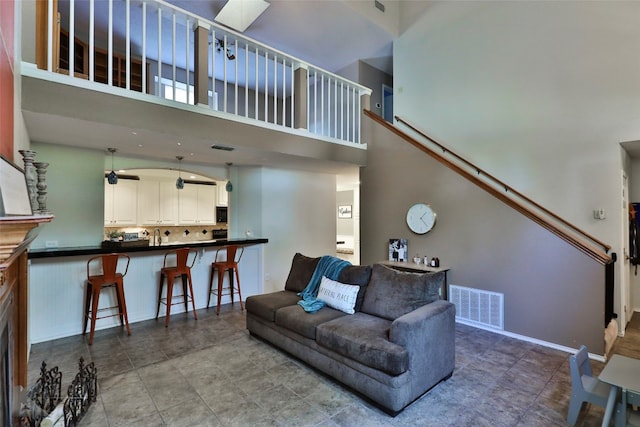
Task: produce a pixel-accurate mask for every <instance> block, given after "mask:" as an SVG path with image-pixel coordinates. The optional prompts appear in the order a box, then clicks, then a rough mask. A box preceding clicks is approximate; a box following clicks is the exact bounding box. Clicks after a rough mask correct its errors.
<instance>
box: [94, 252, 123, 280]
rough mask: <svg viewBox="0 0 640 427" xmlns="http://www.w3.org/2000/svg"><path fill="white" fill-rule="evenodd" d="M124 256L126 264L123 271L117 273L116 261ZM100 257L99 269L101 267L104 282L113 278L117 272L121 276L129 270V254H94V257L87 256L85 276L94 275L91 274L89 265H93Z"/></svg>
mask: <svg viewBox="0 0 640 427" xmlns="http://www.w3.org/2000/svg"><path fill="white" fill-rule="evenodd" d="M121 258H124V259H126V260H127V261H126V264H125V266H124V272H122V273H118V261H119V260H120V259H121ZM98 259H100V261H101V269H102V274H101V275H102V276H104V280H105V281H106V282H110V281H113V280H115V278H116V276H117V275H118V274H121V275H122V277H124V276H126V275H127V272H128V271H129V262H130V261H131V258H130V257H129V255H127V254H116V253H114V254H106V255H96V256H94V257H91V258H89V260H88V261H87V278H89V277H91V276H95V274H94V275H92V274H91V267H92V264H93V265H95V261H96V260H98Z"/></svg>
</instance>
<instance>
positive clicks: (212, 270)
mask: <svg viewBox="0 0 640 427" xmlns="http://www.w3.org/2000/svg"><path fill="white" fill-rule="evenodd" d="M215 271H216V269H215V268H213V264H211V273H210V274H209V293H208V294H207V309H208V308H209V303H210V302H211V289H213V273H215Z"/></svg>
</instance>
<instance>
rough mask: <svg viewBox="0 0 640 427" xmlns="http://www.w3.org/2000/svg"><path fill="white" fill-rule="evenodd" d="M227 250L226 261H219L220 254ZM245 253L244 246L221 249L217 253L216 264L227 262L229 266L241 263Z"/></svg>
mask: <svg viewBox="0 0 640 427" xmlns="http://www.w3.org/2000/svg"><path fill="white" fill-rule="evenodd" d="M225 250H226V253H227V257H226V261H225V260H219V259H218V254H219V253H221V251H225ZM243 253H244V246H240V245H230V246H225V247H224V248H220V249H218V250H217V251H216V257H215V260H214V262H216V263H225V262H226V263H227V264H237V263H239V262H240V259H241V258H242V254H243Z"/></svg>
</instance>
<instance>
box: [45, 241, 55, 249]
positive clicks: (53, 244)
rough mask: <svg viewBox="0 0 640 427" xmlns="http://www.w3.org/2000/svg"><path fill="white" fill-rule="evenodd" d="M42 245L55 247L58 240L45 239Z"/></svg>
mask: <svg viewBox="0 0 640 427" xmlns="http://www.w3.org/2000/svg"><path fill="white" fill-rule="evenodd" d="M44 247H45V248H57V247H58V241H57V240H47V241H46V242H44Z"/></svg>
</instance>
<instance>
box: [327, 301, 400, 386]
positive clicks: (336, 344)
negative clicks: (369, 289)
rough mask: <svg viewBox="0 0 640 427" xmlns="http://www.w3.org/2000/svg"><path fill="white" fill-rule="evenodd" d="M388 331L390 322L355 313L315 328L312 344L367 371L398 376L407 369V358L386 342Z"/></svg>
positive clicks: (394, 345) (392, 344)
mask: <svg viewBox="0 0 640 427" xmlns="http://www.w3.org/2000/svg"><path fill="white" fill-rule="evenodd" d="M390 327H391V321H390V320H386V319H383V318H380V317H376V316H371V315H368V314H365V313H356V314H353V315H351V316H343V317H339V318H337V319H334V320H330V321H328V322H325V323H322V324H321V325H318V326H317V328H316V343H317V344H319V345H321V346H323V347H325V348H327V349H329V350H332V351H335V352H336V353H338V354H340V355H342V356H345V357H348V358H350V359H353V360H356V361H358V362H360V363H362V364H363V365H366V366H369V367H370V368H373V369H378V370H381V371H383V372H386V373H388V374H390V375H400V374H402V373H403V372H405V371H406V370H407V369H408V367H409V354H408V353H407V351H406V350H405V349H404V348H403V347H401V346H399V345H398V344H394V343H392V342H391V341H389V338H388V331H389V328H390Z"/></svg>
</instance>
